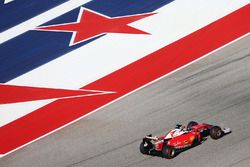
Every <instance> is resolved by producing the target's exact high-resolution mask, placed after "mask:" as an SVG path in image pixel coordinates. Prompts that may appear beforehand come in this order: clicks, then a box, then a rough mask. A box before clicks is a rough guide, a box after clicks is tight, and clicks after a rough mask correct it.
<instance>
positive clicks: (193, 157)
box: [0, 36, 250, 167]
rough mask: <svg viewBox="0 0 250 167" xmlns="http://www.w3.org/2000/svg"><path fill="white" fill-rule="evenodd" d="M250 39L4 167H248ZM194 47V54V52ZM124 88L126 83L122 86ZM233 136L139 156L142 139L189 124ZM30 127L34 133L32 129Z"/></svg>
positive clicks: (2, 161) (90, 118)
mask: <svg viewBox="0 0 250 167" xmlns="http://www.w3.org/2000/svg"><path fill="white" fill-rule="evenodd" d="M249 44H250V36H248V37H245V38H243V39H241V40H239V41H237V42H235V43H233V44H230V45H229V46H227V47H224V48H223V49H220V50H219V51H217V52H215V53H213V54H211V55H209V56H207V57H206V58H204V59H202V60H200V61H197V62H195V63H193V64H191V65H190V66H188V67H186V68H184V69H182V70H179V71H178V72H175V73H173V74H171V75H169V76H167V77H164V78H163V79H161V80H159V81H157V82H155V83H154V84H151V85H149V86H147V87H145V88H143V89H141V90H139V91H137V92H135V93H133V94H131V95H129V96H127V97H125V98H123V99H121V100H119V101H117V102H115V103H113V104H112V105H109V106H108V107H105V108H104V109H102V110H100V111H98V112H96V113H94V114H92V115H90V116H87V117H85V118H84V119H82V120H80V121H78V122H76V123H74V124H72V125H71V126H68V127H66V128H64V129H63V130H60V131H58V132H56V133H54V134H52V135H49V136H47V137H45V138H43V139H42V140H39V141H37V142H35V143H33V144H31V145H28V146H26V147H24V148H23V149H20V150H18V151H16V152H14V153H12V154H10V155H8V156H6V157H4V158H2V159H0V166H1V167H31V166H32V167H82V166H84V167H97V166H98V167H102V166H106V167H112V166H115V167H116V166H117V167H120V166H127V167H145V166H149V167H150V166H166V167H168V166H169V167H171V166H174V167H182V166H186V167H200V166H202V167H211V166H213V167H238V166H239V167H247V166H249V164H250V151H249V145H250V128H249V127H250V66H249V64H250V45H249ZM191 49H194V48H191ZM124 84H126V83H124ZM191 120H195V121H198V122H206V123H211V124H218V125H225V126H227V127H230V128H232V133H231V134H229V135H226V136H224V137H223V138H221V139H219V140H212V139H211V138H208V139H207V140H206V141H205V142H204V143H203V144H201V145H199V146H196V147H195V148H192V149H189V150H187V151H185V152H182V153H181V154H179V155H178V156H177V157H175V158H174V159H172V160H167V159H163V158H161V157H158V156H148V155H142V154H141V153H140V152H139V144H140V142H141V139H142V138H143V137H144V136H145V135H147V134H150V133H152V134H153V135H161V134H164V133H165V132H166V131H167V130H168V129H171V128H173V127H174V125H175V124H176V123H182V124H185V125H186V124H187V123H188V122H189V121H191ZM27 128H29V127H27Z"/></svg>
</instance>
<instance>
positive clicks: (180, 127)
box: [175, 124, 185, 130]
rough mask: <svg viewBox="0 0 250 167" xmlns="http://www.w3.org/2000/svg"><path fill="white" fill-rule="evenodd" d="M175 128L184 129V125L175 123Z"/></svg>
mask: <svg viewBox="0 0 250 167" xmlns="http://www.w3.org/2000/svg"><path fill="white" fill-rule="evenodd" d="M175 129H180V130H184V129H185V126H184V125H181V124H177V125H176V126H175Z"/></svg>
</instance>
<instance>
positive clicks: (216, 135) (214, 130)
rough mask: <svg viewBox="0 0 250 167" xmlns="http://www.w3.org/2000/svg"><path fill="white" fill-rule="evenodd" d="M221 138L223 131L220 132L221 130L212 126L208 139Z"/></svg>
mask: <svg viewBox="0 0 250 167" xmlns="http://www.w3.org/2000/svg"><path fill="white" fill-rule="evenodd" d="M222 136H223V131H222V130H221V128H220V127H219V126H213V127H212V128H211V129H210V137H211V138H212V139H215V140H217V139H219V138H221V137H222Z"/></svg>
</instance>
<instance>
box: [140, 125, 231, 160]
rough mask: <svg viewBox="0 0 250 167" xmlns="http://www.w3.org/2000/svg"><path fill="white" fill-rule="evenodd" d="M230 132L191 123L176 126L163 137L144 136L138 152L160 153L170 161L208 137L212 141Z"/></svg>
mask: <svg viewBox="0 0 250 167" xmlns="http://www.w3.org/2000/svg"><path fill="white" fill-rule="evenodd" d="M230 132H231V130H230V129H229V128H222V127H219V126H214V125H210V124H206V123H197V122H194V121H191V122H189V123H188V125H187V128H185V126H183V125H179V124H178V125H176V128H175V129H172V130H170V131H168V133H166V134H165V135H164V136H161V137H156V136H155V137H152V135H148V136H146V137H145V138H143V140H142V142H141V144H140V152H141V153H142V154H153V153H155V152H157V153H161V155H162V157H163V158H167V159H171V158H174V157H175V156H176V155H177V154H178V153H180V152H181V151H183V150H184V149H187V148H190V147H193V146H195V145H198V144H200V143H202V142H203V141H204V140H205V139H206V137H207V136H209V135H210V137H211V138H212V139H219V138H221V137H222V136H223V135H224V134H227V133H230Z"/></svg>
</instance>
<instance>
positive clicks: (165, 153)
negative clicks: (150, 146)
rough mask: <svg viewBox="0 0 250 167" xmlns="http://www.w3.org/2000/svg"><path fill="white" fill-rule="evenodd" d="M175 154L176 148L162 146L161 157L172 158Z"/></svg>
mask: <svg viewBox="0 0 250 167" xmlns="http://www.w3.org/2000/svg"><path fill="white" fill-rule="evenodd" d="M175 156H176V150H175V149H174V148H172V147H168V146H163V149H162V157H163V158H167V159H172V158H174V157H175Z"/></svg>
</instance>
